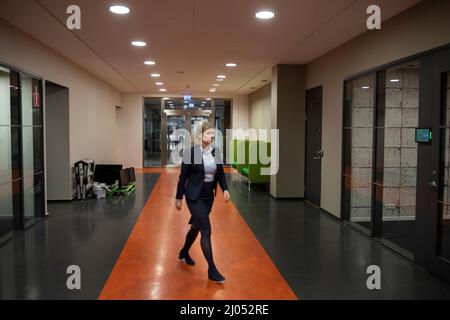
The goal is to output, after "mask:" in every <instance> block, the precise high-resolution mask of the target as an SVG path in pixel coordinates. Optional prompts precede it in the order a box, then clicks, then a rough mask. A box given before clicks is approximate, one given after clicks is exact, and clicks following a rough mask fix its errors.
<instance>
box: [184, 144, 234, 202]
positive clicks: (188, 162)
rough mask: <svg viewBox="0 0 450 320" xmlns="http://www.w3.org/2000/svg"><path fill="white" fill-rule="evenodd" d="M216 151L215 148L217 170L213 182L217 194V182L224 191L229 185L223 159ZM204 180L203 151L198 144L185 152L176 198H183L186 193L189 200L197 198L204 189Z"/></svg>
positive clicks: (213, 152)
mask: <svg viewBox="0 0 450 320" xmlns="http://www.w3.org/2000/svg"><path fill="white" fill-rule="evenodd" d="M215 151H216V150H215V149H213V151H212V155H213V156H214V158H215V159H216V165H217V170H216V174H215V176H214V181H213V183H214V194H217V183H219V185H220V188H221V189H222V191H225V190H228V185H227V181H226V180H225V173H224V170H223V162H222V159H221V158H220V157H219V154H218V156H217V157H216V153H215ZM195 160H196V161H195ZM204 180H205V167H204V165H203V156H202V151H201V147H200V145H196V146H194V147H192V148H191V149H189V150H187V152H185V153H184V157H183V162H182V164H181V173H180V178H179V180H178V187H177V196H176V198H177V199H183V195H185V196H186V199H188V200H193V201H195V200H197V199H198V197H199V196H200V192H201V191H202V187H203V182H204Z"/></svg>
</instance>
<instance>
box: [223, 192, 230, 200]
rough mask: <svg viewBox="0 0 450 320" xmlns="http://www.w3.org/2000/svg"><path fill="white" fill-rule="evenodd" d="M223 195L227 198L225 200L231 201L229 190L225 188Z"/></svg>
mask: <svg viewBox="0 0 450 320" xmlns="http://www.w3.org/2000/svg"><path fill="white" fill-rule="evenodd" d="M223 196H224V198H225V202H228V201H230V193H229V192H228V190H225V191H224V192H223Z"/></svg>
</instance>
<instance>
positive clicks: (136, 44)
mask: <svg viewBox="0 0 450 320" xmlns="http://www.w3.org/2000/svg"><path fill="white" fill-rule="evenodd" d="M131 44H132V45H133V46H135V47H145V46H146V45H147V44H146V43H145V42H144V41H138V40H136V41H133V42H131Z"/></svg>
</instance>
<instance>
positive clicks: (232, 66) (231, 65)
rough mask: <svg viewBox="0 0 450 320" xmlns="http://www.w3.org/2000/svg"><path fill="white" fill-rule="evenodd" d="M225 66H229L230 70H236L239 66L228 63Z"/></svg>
mask: <svg viewBox="0 0 450 320" xmlns="http://www.w3.org/2000/svg"><path fill="white" fill-rule="evenodd" d="M225 66H227V67H228V68H234V67H237V64H236V63H227V64H225Z"/></svg>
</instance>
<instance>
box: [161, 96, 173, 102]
mask: <svg viewBox="0 0 450 320" xmlns="http://www.w3.org/2000/svg"><path fill="white" fill-rule="evenodd" d="M169 99H170V98H167V97H165V98H163V100H169ZM169 102H171V101H169Z"/></svg>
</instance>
